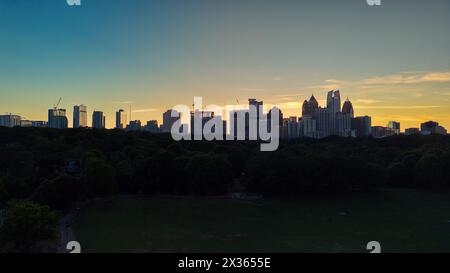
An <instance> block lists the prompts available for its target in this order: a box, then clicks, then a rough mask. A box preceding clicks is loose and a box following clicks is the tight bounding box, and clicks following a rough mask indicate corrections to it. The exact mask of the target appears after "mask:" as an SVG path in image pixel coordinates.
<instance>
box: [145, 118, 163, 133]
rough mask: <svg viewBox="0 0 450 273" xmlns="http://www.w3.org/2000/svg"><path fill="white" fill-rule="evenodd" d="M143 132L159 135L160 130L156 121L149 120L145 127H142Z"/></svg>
mask: <svg viewBox="0 0 450 273" xmlns="http://www.w3.org/2000/svg"><path fill="white" fill-rule="evenodd" d="M144 130H145V131H147V132H150V133H154V134H157V133H160V132H161V131H160V128H159V126H158V121H157V120H149V121H147V125H145V126H144Z"/></svg>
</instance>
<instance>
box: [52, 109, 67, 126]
mask: <svg viewBox="0 0 450 273" xmlns="http://www.w3.org/2000/svg"><path fill="white" fill-rule="evenodd" d="M48 127H49V128H56V129H65V128H67V127H68V120H67V117H66V109H56V108H52V109H48Z"/></svg>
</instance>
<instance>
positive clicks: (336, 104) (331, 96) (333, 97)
mask: <svg viewBox="0 0 450 273" xmlns="http://www.w3.org/2000/svg"><path fill="white" fill-rule="evenodd" d="M327 109H328V110H329V111H330V112H331V113H333V114H335V113H339V112H341V94H340V92H339V90H336V91H334V90H332V91H330V92H328V95H327Z"/></svg>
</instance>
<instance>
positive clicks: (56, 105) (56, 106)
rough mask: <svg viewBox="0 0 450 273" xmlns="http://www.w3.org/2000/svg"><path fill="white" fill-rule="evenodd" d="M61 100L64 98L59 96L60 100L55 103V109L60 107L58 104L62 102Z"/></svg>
mask: <svg viewBox="0 0 450 273" xmlns="http://www.w3.org/2000/svg"><path fill="white" fill-rule="evenodd" d="M61 100H62V98H59V100H58V102H57V103H56V104H55V105H53V109H55V110H56V109H58V106H59V104H60V103H61Z"/></svg>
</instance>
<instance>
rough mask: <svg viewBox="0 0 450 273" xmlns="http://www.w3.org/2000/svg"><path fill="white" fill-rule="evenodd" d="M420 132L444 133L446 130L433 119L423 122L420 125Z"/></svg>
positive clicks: (430, 133)
mask: <svg viewBox="0 0 450 273" xmlns="http://www.w3.org/2000/svg"><path fill="white" fill-rule="evenodd" d="M420 129H421V133H422V134H423V135H435V134H437V135H446V134H447V130H446V129H445V128H444V127H442V126H439V123H437V122H434V121H428V122H424V123H422V124H421V125H420Z"/></svg>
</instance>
